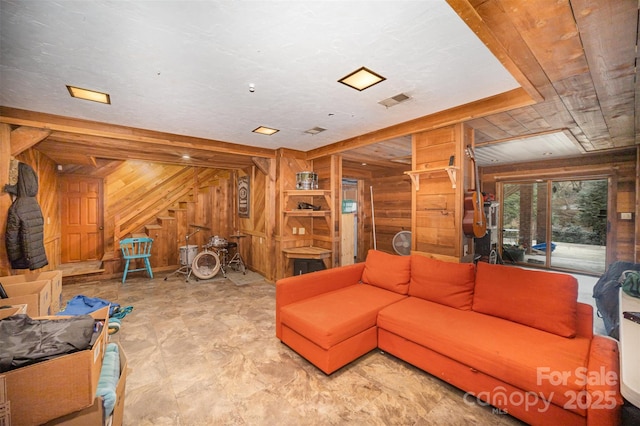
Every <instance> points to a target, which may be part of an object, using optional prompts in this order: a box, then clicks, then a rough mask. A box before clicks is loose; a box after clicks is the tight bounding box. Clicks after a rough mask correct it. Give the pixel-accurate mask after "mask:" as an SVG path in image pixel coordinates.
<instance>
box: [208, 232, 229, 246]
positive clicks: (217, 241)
mask: <svg viewBox="0 0 640 426" xmlns="http://www.w3.org/2000/svg"><path fill="white" fill-rule="evenodd" d="M208 246H209V247H216V248H222V247H226V246H227V240H226V239H224V238H222V237H218V236H217V235H216V236H214V237H211V238H210V239H209V244H208Z"/></svg>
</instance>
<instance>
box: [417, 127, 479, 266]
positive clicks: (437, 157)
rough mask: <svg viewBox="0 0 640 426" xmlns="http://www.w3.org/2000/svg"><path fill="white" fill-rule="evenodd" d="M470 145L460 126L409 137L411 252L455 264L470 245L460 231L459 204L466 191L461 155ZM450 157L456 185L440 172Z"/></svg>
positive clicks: (465, 162)
mask: <svg viewBox="0 0 640 426" xmlns="http://www.w3.org/2000/svg"><path fill="white" fill-rule="evenodd" d="M467 145H473V133H472V132H471V130H470V129H469V128H466V127H465V126H464V125H462V124H456V125H453V126H447V127H443V128H440V129H436V130H431V131H428V132H422V133H416V134H414V135H413V159H412V163H413V164H412V168H413V172H414V173H415V176H416V183H417V184H419V188H418V189H416V187H415V186H414V192H413V208H412V210H413V222H412V225H413V226H412V227H413V241H412V246H413V249H414V250H416V251H418V252H423V253H426V254H429V255H433V256H435V257H442V258H445V259H448V260H453V261H459V260H460V259H461V258H462V257H463V256H464V255H465V254H466V252H467V251H469V250H470V249H469V247H470V242H469V241H468V239H467V238H465V237H464V235H463V232H462V217H463V213H464V212H463V201H464V193H465V189H466V188H469V187H470V186H471V185H470V179H469V170H470V167H469V160H468V159H467V158H466V156H465V154H464V152H465V151H464V149H465V147H466V146H467ZM451 156H453V157H454V165H455V166H456V167H457V168H458V169H457V170H456V185H455V187H453V185H452V182H451V180H450V179H449V175H448V174H447V172H446V170H445V169H444V168H445V167H447V166H448V165H449V162H450V159H451Z"/></svg>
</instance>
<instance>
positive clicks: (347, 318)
mask: <svg viewBox="0 0 640 426" xmlns="http://www.w3.org/2000/svg"><path fill="white" fill-rule="evenodd" d="M387 256H389V257H392V256H390V255H386V254H384V253H375V254H373V255H372V256H371V257H369V258H368V259H369V260H368V263H366V264H360V265H351V266H349V267H345V268H344V269H343V270H342V271H341V272H339V273H337V274H335V273H332V272H331V271H335V269H330V270H325V271H319V272H316V273H313V274H308V276H302V275H300V276H296V277H289V278H285V279H283V280H279V281H278V282H277V284H276V310H277V311H276V334H277V336H278V338H280V340H281V341H282V342H283V343H285V344H286V345H287V346H289V347H291V348H292V349H294V350H295V351H296V352H297V353H298V354H300V355H301V356H303V357H304V358H306V359H307V360H308V361H310V362H311V363H312V364H314V365H315V366H316V367H318V368H319V369H320V370H322V371H323V372H325V373H326V374H331V373H332V372H334V371H336V370H337V369H339V368H341V367H343V366H345V365H346V364H348V363H350V362H351V361H353V360H355V359H357V358H358V357H360V356H362V355H364V354H366V353H367V352H370V351H371V350H373V349H375V348H376V347H377V346H378V333H377V329H376V321H377V318H378V312H379V311H380V310H381V309H382V308H384V307H385V306H389V305H391V304H393V303H395V302H397V301H399V300H402V299H404V298H406V297H407V296H406V291H407V288H408V285H409V274H410V262H409V258H399V257H395V259H393V261H394V262H395V263H397V264H398V265H397V267H396V268H391V269H387V270H386V271H382V269H383V268H389V263H388V262H389V260H388V259H386V257H387ZM383 259H386V261H383ZM312 275H313V277H311V276H312ZM380 276H385V278H384V284H383V285H380V286H379V285H377V284H378V283H377V281H376V278H378V277H380ZM368 277H369V278H368ZM374 277H375V278H374ZM310 278H311V279H310ZM285 295H287V296H288V297H285ZM279 296H281V297H279Z"/></svg>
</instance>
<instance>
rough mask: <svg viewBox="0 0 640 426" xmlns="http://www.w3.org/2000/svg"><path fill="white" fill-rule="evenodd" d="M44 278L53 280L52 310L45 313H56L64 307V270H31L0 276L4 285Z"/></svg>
mask: <svg viewBox="0 0 640 426" xmlns="http://www.w3.org/2000/svg"><path fill="white" fill-rule="evenodd" d="M43 280H51V312H50V313H48V314H44V315H50V314H51V315H54V314H56V313H58V312H60V309H61V308H62V271H45V272H31V273H28V274H22V275H10V276H5V277H0V283H2V285H5V284H17V283H25V282H33V281H43Z"/></svg>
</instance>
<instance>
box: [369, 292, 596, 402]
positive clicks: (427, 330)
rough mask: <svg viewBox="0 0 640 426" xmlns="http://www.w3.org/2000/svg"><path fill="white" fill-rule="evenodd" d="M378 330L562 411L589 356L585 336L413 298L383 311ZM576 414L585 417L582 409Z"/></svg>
mask: <svg viewBox="0 0 640 426" xmlns="http://www.w3.org/2000/svg"><path fill="white" fill-rule="evenodd" d="M378 328H380V329H385V330H387V331H389V332H391V333H394V334H396V335H399V336H401V337H403V338H405V339H408V340H410V341H412V342H415V343H417V344H420V345H422V346H424V347H427V348H429V349H431V350H433V351H436V352H438V353H440V354H442V355H444V356H447V357H449V358H451V359H453V360H455V361H458V362H460V363H463V364H465V365H467V366H469V367H471V368H473V369H476V370H478V371H481V372H483V373H485V374H487V375H490V376H492V377H495V378H496V379H499V380H501V381H503V382H506V383H509V384H511V385H513V386H515V387H517V388H520V389H524V390H528V391H531V392H534V393H536V394H538V395H544V398H545V399H548V400H549V399H550V400H552V401H553V402H555V403H556V404H557V405H560V406H561V407H562V406H564V405H565V404H568V405H567V406H571V404H572V399H571V398H572V397H574V398H575V397H576V395H579V392H580V391H582V390H583V389H584V388H585V383H584V382H585V377H584V372H583V370H581V368H584V367H586V366H587V361H588V358H589V347H590V338H589V337H586V336H584V337H583V336H579V337H576V338H573V339H569V338H565V337H561V336H558V335H556V334H552V333H547V332H544V331H541V330H538V329H535V328H532V327H527V326H525V325H522V324H518V323H516V322H511V321H508V320H504V319H501V318H497V317H494V316H491V315H485V314H480V313H478V312H474V311H463V310H459V309H453V308H450V307H447V306H443V305H440V304H438V303H433V302H429V301H427V300H424V299H419V298H417V297H408V298H407V299H405V300H401V301H399V302H397V303H394V304H393V305H390V306H388V307H386V308H384V309H382V310H381V311H380V313H379V314H378ZM560 375H564V376H560ZM560 377H566V380H564V379H560ZM487 391H492V392H493V391H499V390H498V389H487ZM507 397H508V395H507ZM573 403H575V399H574V400H573ZM574 405H575V404H574ZM578 405H580V404H578ZM575 411H577V412H581V413H582V415H584V410H580V409H577V410H575Z"/></svg>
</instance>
